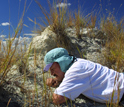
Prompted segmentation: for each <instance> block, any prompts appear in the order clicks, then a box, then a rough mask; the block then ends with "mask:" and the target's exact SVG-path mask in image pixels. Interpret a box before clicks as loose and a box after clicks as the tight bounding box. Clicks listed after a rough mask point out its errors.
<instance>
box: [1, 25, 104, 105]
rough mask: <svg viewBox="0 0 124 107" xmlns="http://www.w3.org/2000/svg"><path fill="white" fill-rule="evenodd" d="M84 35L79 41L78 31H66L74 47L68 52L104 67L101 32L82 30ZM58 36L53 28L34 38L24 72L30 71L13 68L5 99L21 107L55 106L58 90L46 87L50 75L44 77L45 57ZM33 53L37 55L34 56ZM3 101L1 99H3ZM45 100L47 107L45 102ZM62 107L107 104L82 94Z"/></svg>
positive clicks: (8, 79) (54, 45)
mask: <svg viewBox="0 0 124 107" xmlns="http://www.w3.org/2000/svg"><path fill="white" fill-rule="evenodd" d="M81 32H82V38H81V39H77V37H76V33H75V28H67V29H66V33H67V36H68V37H69V38H70V41H71V43H72V44H71V47H72V48H73V49H72V50H71V49H70V50H69V52H71V54H73V55H75V56H76V57H82V58H85V59H88V60H91V61H94V62H101V60H102V62H103V64H104V56H103V54H102V52H103V51H104V50H105V49H104V47H103V45H104V41H105V39H104V38H102V39H100V37H99V34H100V33H102V32H101V31H98V30H96V29H95V30H93V29H91V30H90V29H89V30H88V31H87V30H86V29H81ZM91 35H95V36H96V37H94V38H93V37H91ZM56 36H57V35H56V34H55V33H54V32H52V31H51V30H50V27H47V28H46V29H45V30H44V31H43V32H42V33H41V35H40V36H36V37H34V38H33V39H32V42H31V44H30V46H31V51H30V52H31V53H30V56H29V58H28V66H27V67H26V68H25V71H26V69H27V71H26V72H25V71H23V72H22V71H20V68H19V66H18V65H14V66H13V67H12V68H11V70H10V72H9V73H8V74H7V79H6V81H7V83H5V84H4V87H3V88H4V90H6V91H9V93H10V94H9V95H8V96H5V98H6V99H8V98H12V99H13V100H14V101H15V102H18V103H19V104H20V106H22V105H23V104H25V105H26V106H28V105H31V107H32V106H34V107H38V106H39V107H54V105H53V104H52V100H51V92H54V90H55V88H50V87H47V86H46V85H45V80H46V78H47V77H50V73H49V72H48V73H45V74H43V73H42V70H43V67H44V61H43V58H44V55H45V54H46V53H47V52H48V51H49V50H51V49H53V48H56V47H57V45H56ZM102 36H104V35H102ZM75 45H76V46H77V47H75ZM29 49H30V47H29ZM27 52H29V50H28V51H27ZM34 52H36V53H35V54H34ZM24 65H25V64H24ZM1 100H2V97H0V101H1ZM26 101H27V102H26ZM46 101H47V104H46V103H45V102H46ZM30 102H34V103H30ZM74 105H75V106H74ZM61 107H106V104H101V103H97V102H94V101H92V100H90V99H88V98H86V97H84V96H83V95H80V96H79V97H78V98H76V99H75V101H73V102H72V103H70V102H68V106H67V105H66V104H62V105H61Z"/></svg>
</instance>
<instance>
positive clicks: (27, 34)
mask: <svg viewBox="0 0 124 107" xmlns="http://www.w3.org/2000/svg"><path fill="white" fill-rule="evenodd" d="M24 36H38V34H31V33H26V34H24Z"/></svg>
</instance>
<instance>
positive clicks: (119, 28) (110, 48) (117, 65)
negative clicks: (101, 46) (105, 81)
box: [101, 16, 124, 72]
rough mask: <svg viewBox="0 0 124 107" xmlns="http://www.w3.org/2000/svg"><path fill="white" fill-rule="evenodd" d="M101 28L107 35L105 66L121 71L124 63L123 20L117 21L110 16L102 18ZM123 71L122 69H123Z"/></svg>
mask: <svg viewBox="0 0 124 107" xmlns="http://www.w3.org/2000/svg"><path fill="white" fill-rule="evenodd" d="M101 27H102V30H103V32H105V34H106V36H107V42H106V45H105V47H106V49H107V51H106V53H105V57H106V60H107V62H108V63H107V66H109V67H110V68H113V69H115V70H117V71H118V72H122V69H121V68H122V67H123V63H124V54H123V53H124V47H123V46H124V20H123V19H122V20H121V21H120V22H119V23H117V21H116V20H115V19H114V17H113V16H112V17H110V18H109V19H107V20H102V25H101ZM123 72H124V71H123Z"/></svg>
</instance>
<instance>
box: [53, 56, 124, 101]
mask: <svg viewBox="0 0 124 107" xmlns="http://www.w3.org/2000/svg"><path fill="white" fill-rule="evenodd" d="M118 89H120V92H119V91H118ZM113 91H114V96H113V102H117V99H118V95H119V94H120V95H119V99H121V97H122V95H123V93H124V74H123V73H118V72H116V71H114V70H113V69H109V68H108V67H105V66H102V65H100V64H98V63H94V62H91V61H88V60H85V59H79V58H78V59H77V61H76V62H74V63H73V65H72V66H71V67H70V68H69V69H68V70H67V71H66V73H65V77H64V79H63V81H62V83H61V84H60V86H59V87H58V88H56V90H55V92H54V93H56V94H59V95H62V96H65V97H67V98H69V99H71V100H74V99H75V98H76V97H78V96H79V95H80V94H81V93H82V94H83V95H85V96H86V97H88V98H90V99H92V100H94V101H97V102H101V103H106V102H108V101H111V97H112V93H113Z"/></svg>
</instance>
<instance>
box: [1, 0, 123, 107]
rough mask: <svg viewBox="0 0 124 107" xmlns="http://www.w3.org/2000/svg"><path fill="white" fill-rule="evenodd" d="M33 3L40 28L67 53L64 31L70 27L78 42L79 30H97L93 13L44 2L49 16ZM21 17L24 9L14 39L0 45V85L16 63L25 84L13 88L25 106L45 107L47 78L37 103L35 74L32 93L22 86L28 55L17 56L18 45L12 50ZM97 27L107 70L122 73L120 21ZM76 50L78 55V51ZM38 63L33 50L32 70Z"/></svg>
mask: <svg viewBox="0 0 124 107" xmlns="http://www.w3.org/2000/svg"><path fill="white" fill-rule="evenodd" d="M35 2H36V3H37V4H38V6H39V8H40V9H41V12H42V14H43V15H44V17H45V20H43V19H42V18H40V19H39V20H41V21H42V23H43V25H45V26H50V29H51V30H52V31H53V32H55V33H56V34H57V39H56V43H57V46H58V47H59V46H62V47H64V48H66V49H70V48H71V47H69V46H70V43H71V41H70V39H69V38H68V37H67V33H66V31H65V30H66V28H69V27H72V28H75V31H76V35H77V38H78V39H81V38H82V36H83V35H82V34H81V32H80V30H81V29H83V28H84V27H85V28H91V29H92V28H94V27H95V26H96V22H98V20H97V15H96V14H95V15H93V14H91V13H92V12H91V13H89V14H88V15H86V16H84V15H83V14H81V11H80V9H79V10H78V11H77V12H75V11H74V12H73V13H72V12H69V11H68V8H67V7H66V8H64V7H62V8H61V7H59V8H55V7H53V6H52V4H51V3H50V1H49V0H47V2H48V6H49V12H48V11H46V10H45V9H44V7H43V6H42V5H41V4H40V2H38V1H37V0H35ZM61 2H62V1H61V0H57V2H53V4H54V6H55V5H56V4H57V3H61ZM65 3H67V1H65ZM24 13H25V8H24V12H23V16H22V18H21V19H20V22H19V23H18V25H17V28H16V30H15V33H14V36H13V39H11V38H9V40H8V41H7V45H6V46H4V45H2V43H1V41H0V52H1V53H2V54H3V57H0V60H1V62H0V68H1V69H0V76H1V78H0V85H2V84H3V83H4V82H6V75H7V73H8V72H9V71H10V69H11V67H12V65H14V64H16V63H17V61H18V66H19V68H20V69H19V70H20V72H23V74H24V75H23V76H22V77H23V78H24V82H23V83H22V84H21V85H19V84H16V85H17V86H18V87H20V88H21V90H22V91H23V92H24V91H25V93H28V99H27V98H26V97H25V101H24V102H25V103H24V106H26V105H29V107H30V106H31V105H33V104H34V103H35V98H36V99H37V104H38V106H40V105H44V106H45V107H48V106H49V103H51V102H52V100H51V99H52V89H51V88H50V87H47V86H46V84H45V83H46V78H47V76H46V75H45V74H43V75H42V78H43V87H42V89H41V92H40V94H41V96H42V99H41V100H40V101H39V100H38V94H39V93H38V92H39V90H38V86H37V79H36V72H35V73H34V90H30V91H29V90H26V89H25V82H26V81H27V76H28V74H27V72H28V69H27V68H28V58H29V54H30V51H29V53H28V54H26V55H25V53H23V52H22V53H20V54H17V53H16V50H17V46H18V45H19V43H18V42H17V43H16V44H15V47H14V48H13V42H14V40H15V38H17V37H18V38H19V37H20V33H21V31H22V28H23V17H24ZM29 20H30V21H31V22H33V23H35V25H36V24H37V25H39V26H40V28H45V27H44V26H43V25H42V24H39V23H37V22H36V20H35V21H33V20H32V19H30V18H29ZM98 24H99V25H98V26H99V30H101V31H103V32H104V33H105V35H106V36H107V40H106V43H105V48H106V51H105V52H104V56H105V58H106V66H108V67H110V68H113V69H115V70H117V71H118V72H124V71H123V63H124V54H123V53H124V47H123V46H124V20H123V19H122V20H120V22H117V21H116V19H115V18H114V16H111V17H110V16H109V17H108V18H101V20H100V23H98ZM41 31H42V29H41ZM41 31H40V30H39V29H38V30H37V31H34V32H41ZM1 47H3V50H1ZM30 49H31V45H30V47H29V50H30ZM77 50H78V51H79V49H78V48H77ZM72 51H73V50H72ZM80 54H81V53H80ZM20 56H21V57H20ZM81 57H82V56H81ZM37 63H38V62H37V53H36V51H35V49H34V65H33V66H34V68H35V67H36V66H37ZM48 76H49V75H48ZM113 94H114V92H113ZM9 102H11V99H10V100H9ZM9 102H8V104H9ZM110 102H111V103H110V105H109V104H107V106H110V107H112V106H118V104H113V103H112V101H110Z"/></svg>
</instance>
